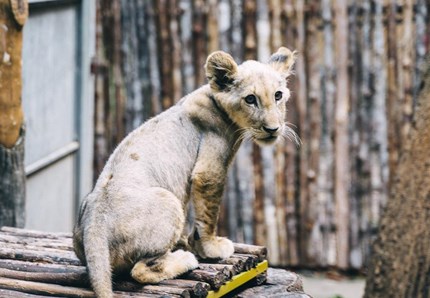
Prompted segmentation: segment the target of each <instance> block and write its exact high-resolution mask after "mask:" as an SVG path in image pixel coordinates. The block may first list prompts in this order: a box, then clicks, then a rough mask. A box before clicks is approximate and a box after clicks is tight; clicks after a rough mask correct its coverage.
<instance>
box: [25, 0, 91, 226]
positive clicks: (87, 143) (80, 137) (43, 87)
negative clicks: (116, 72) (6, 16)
mask: <svg viewBox="0 0 430 298" xmlns="http://www.w3.org/2000/svg"><path fill="white" fill-rule="evenodd" d="M94 26H95V1H93V0H81V1H78V0H76V1H70V0H69V1H64V0H45V1H40V0H33V1H31V0H30V17H29V19H28V21H27V23H26V24H25V27H24V45H23V106H24V113H25V115H24V117H25V121H26V131H27V133H26V146H25V171H26V174H27V194H26V201H27V203H26V227H27V228H31V229H38V230H45V231H71V229H72V227H73V223H74V221H75V213H76V208H77V203H78V201H79V198H81V197H82V196H84V195H85V193H87V192H88V191H90V188H91V184H92V181H91V179H92V146H93V141H92V140H93V121H92V116H93V80H92V78H91V75H90V59H91V57H92V56H93V53H94V37H95V34H94Z"/></svg>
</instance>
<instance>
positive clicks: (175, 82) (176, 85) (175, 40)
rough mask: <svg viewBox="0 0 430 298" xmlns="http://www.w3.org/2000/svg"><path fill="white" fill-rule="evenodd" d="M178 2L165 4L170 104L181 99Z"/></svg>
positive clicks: (175, 0)
mask: <svg viewBox="0 0 430 298" xmlns="http://www.w3.org/2000/svg"><path fill="white" fill-rule="evenodd" d="M178 1H179V0H169V1H168V2H167V5H168V11H169V31H170V56H171V57H172V58H171V63H172V64H171V65H170V71H171V73H172V75H171V79H172V104H173V103H176V102H178V101H179V100H180V99H181V97H182V95H183V94H182V72H181V42H180V37H179V23H178V19H179V5H178Z"/></svg>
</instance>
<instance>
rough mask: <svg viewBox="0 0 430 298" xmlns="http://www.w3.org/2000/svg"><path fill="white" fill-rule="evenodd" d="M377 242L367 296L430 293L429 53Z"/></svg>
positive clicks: (417, 295)
mask: <svg viewBox="0 0 430 298" xmlns="http://www.w3.org/2000/svg"><path fill="white" fill-rule="evenodd" d="M426 68H427V70H426V73H425V74H424V87H423V90H422V91H421V93H420V96H419V101H418V105H417V108H416V110H417V112H416V115H415V119H414V121H413V122H412V125H411V133H410V138H409V139H407V140H406V141H405V143H404V146H403V150H402V155H401V159H400V162H399V165H398V166H397V173H396V178H395V179H394V180H393V184H392V186H391V190H390V199H389V200H388V204H387V207H386V210H385V213H384V215H383V217H382V219H381V223H380V229H379V234H378V238H377V240H376V241H375V243H374V245H373V254H372V261H371V265H370V268H369V274H368V277H367V285H366V293H365V297H367V298H370V297H417V298H418V297H430V229H429V228H428V223H429V222H430V155H429V152H430V130H429V126H430V101H429V98H430V57H428V58H427V61H426Z"/></svg>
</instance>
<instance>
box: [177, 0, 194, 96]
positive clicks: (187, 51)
mask: <svg viewBox="0 0 430 298" xmlns="http://www.w3.org/2000/svg"><path fill="white" fill-rule="evenodd" d="M191 2H192V0H180V1H179V7H180V9H181V15H180V21H179V23H180V32H181V51H180V52H181V61H182V67H181V69H182V77H183V81H182V82H183V87H182V93H183V94H188V93H190V92H191V91H193V90H194V89H195V80H194V64H193V52H192V51H193V46H192V44H193V39H192V33H193V30H192V26H193V11H192V3H191Z"/></svg>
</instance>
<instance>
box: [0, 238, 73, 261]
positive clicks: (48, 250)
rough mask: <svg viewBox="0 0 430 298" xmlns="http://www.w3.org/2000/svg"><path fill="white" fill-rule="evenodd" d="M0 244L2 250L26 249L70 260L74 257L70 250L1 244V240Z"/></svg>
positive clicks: (9, 243) (22, 244)
mask: <svg viewBox="0 0 430 298" xmlns="http://www.w3.org/2000/svg"><path fill="white" fill-rule="evenodd" d="M0 243H1V246H2V247H3V248H11V249H14V248H16V249H26V250H31V251H35V252H37V251H40V252H45V253H55V254H59V255H63V256H65V257H70V258H73V257H75V253H74V252H73V251H72V250H71V249H69V250H64V249H58V248H54V247H44V246H38V245H32V244H26V243H11V242H3V241H1V240H0Z"/></svg>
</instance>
